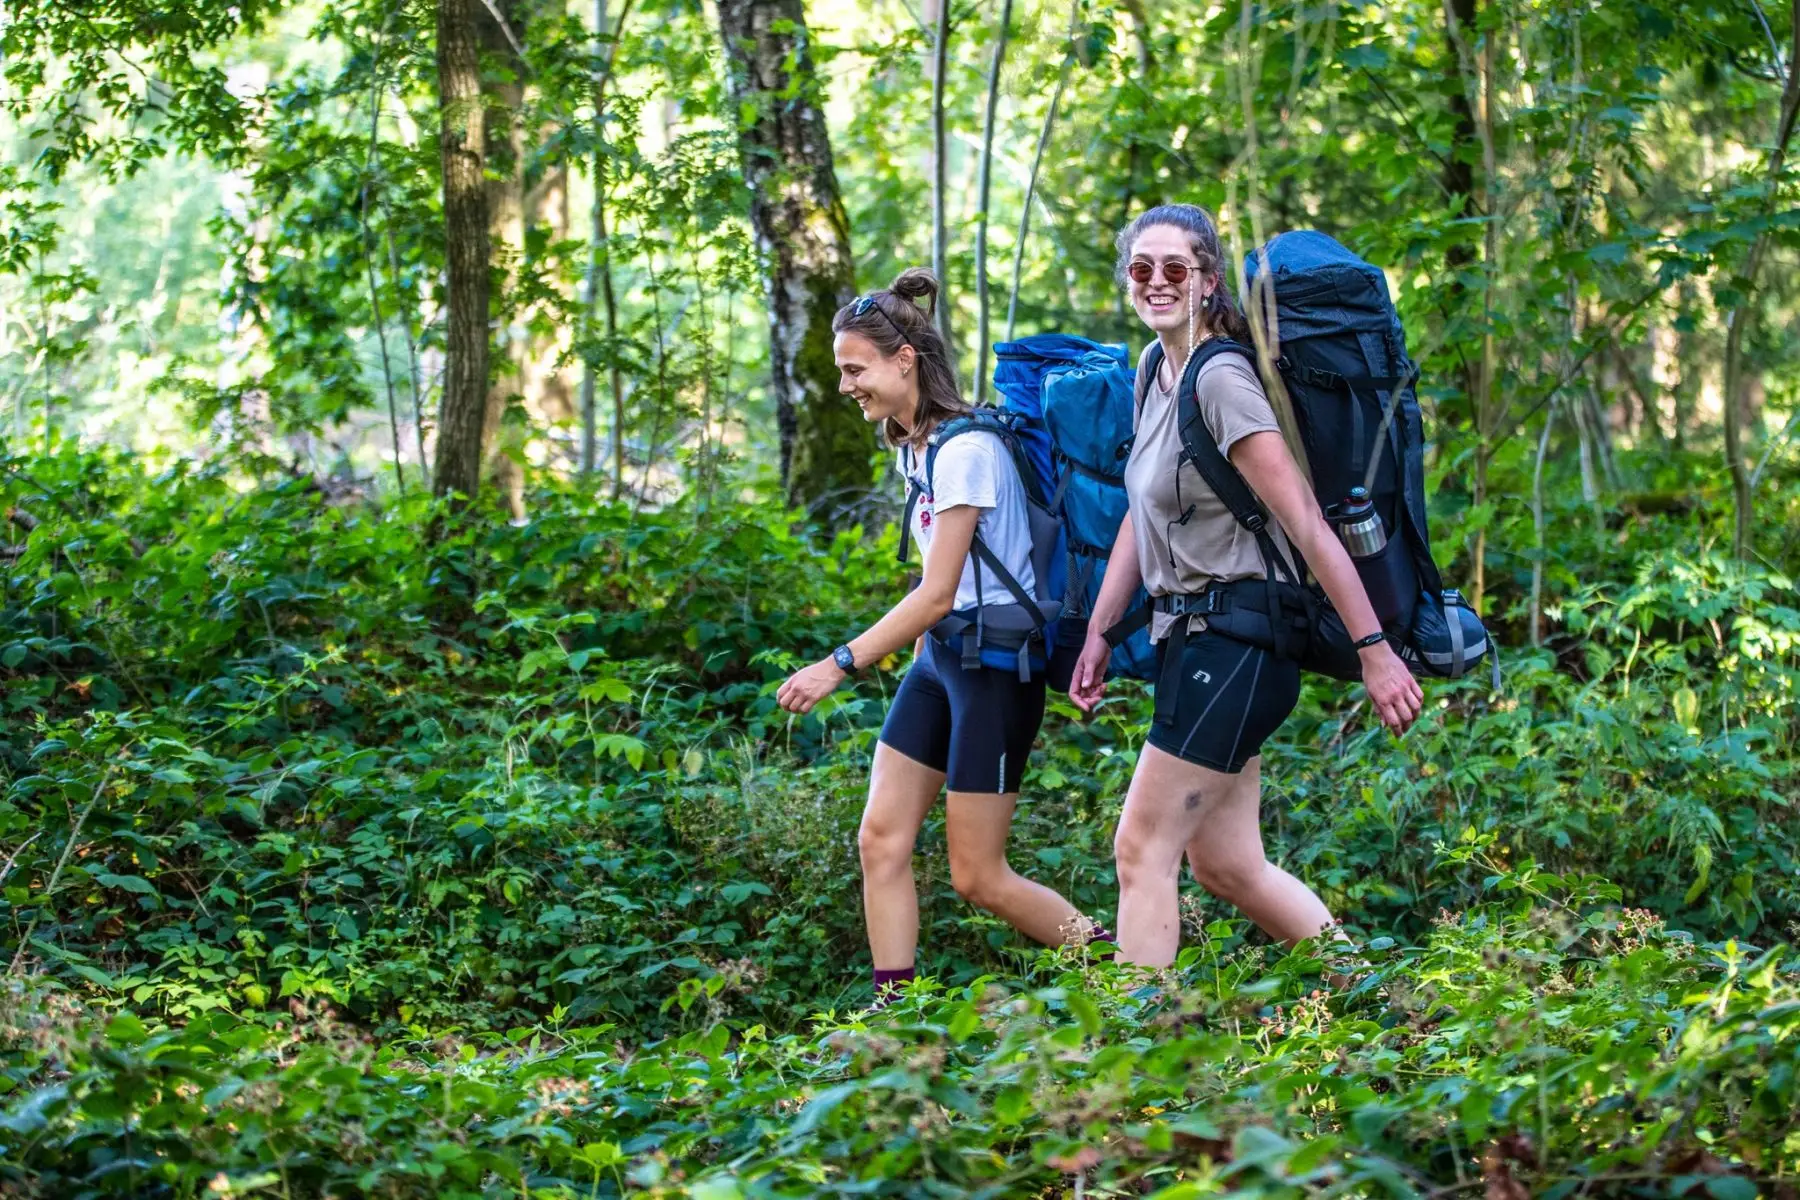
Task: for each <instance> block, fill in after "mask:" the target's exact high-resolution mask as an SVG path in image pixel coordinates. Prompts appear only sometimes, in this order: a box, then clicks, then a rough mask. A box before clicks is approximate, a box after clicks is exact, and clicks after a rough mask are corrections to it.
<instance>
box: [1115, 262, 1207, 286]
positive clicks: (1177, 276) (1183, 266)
mask: <svg viewBox="0 0 1800 1200" xmlns="http://www.w3.org/2000/svg"><path fill="white" fill-rule="evenodd" d="M1193 269H1194V268H1193V267H1192V266H1191V265H1189V264H1187V263H1184V262H1182V261H1181V260H1180V259H1179V258H1171V259H1170V260H1169V261H1168V262H1165V263H1163V264H1162V273H1163V278H1164V279H1166V280H1168V281H1169V282H1170V283H1172V284H1174V285H1175V286H1176V287H1180V286H1181V285H1182V284H1184V283H1186V282H1187V277H1188V272H1190V271H1192V270H1193ZM1125 274H1127V275H1129V276H1131V281H1132V282H1133V283H1149V282H1150V280H1151V279H1152V278H1154V277H1155V275H1156V264H1155V263H1153V262H1151V261H1150V260H1149V259H1147V258H1134V259H1132V260H1131V265H1130V266H1129V267H1126V268H1125Z"/></svg>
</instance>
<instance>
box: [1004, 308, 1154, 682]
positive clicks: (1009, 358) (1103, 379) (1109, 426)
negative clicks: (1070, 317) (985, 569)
mask: <svg viewBox="0 0 1800 1200" xmlns="http://www.w3.org/2000/svg"><path fill="white" fill-rule="evenodd" d="M994 353H995V355H996V360H995V365H994V387H995V389H996V390H998V391H999V393H1000V395H1001V396H1002V397H1003V398H1004V401H1005V403H1006V405H1007V407H1008V408H1010V409H1012V410H1014V411H1018V412H1022V413H1024V412H1034V411H1035V412H1036V413H1038V414H1040V415H1039V418H1038V421H1037V426H1038V428H1039V429H1040V430H1041V434H1042V443H1043V444H1044V445H1045V446H1046V447H1047V456H1048V458H1049V460H1050V462H1051V464H1052V474H1051V478H1053V479H1054V480H1055V481H1056V485H1055V486H1056V490H1055V492H1054V493H1052V495H1051V500H1050V511H1051V513H1052V514H1053V515H1055V516H1056V517H1058V518H1059V519H1060V520H1061V521H1062V526H1063V537H1064V541H1065V543H1066V547H1067V562H1068V565H1067V568H1066V569H1067V573H1068V589H1067V595H1066V597H1065V600H1064V605H1063V619H1062V622H1061V628H1060V630H1059V634H1060V638H1061V644H1062V645H1063V646H1064V647H1066V648H1070V649H1071V650H1072V652H1073V653H1074V654H1079V653H1080V649H1081V644H1082V642H1083V640H1084V639H1085V638H1086V636H1087V625H1088V618H1089V616H1090V615H1091V614H1092V613H1093V611H1094V601H1095V600H1096V599H1097V598H1098V597H1099V595H1100V585H1101V584H1102V583H1103V582H1104V581H1105V579H1106V561H1107V559H1108V558H1109V557H1110V556H1111V554H1112V547H1113V541H1114V539H1116V538H1117V537H1118V536H1119V526H1120V524H1122V523H1123V522H1124V520H1125V512H1126V508H1127V503H1126V497H1125V462H1126V460H1127V459H1128V458H1130V457H1131V443H1132V427H1133V420H1134V413H1133V403H1134V401H1133V396H1132V371H1131V363H1130V359H1129V358H1128V356H1127V354H1126V350H1125V347H1124V346H1119V345H1102V344H1100V343H1098V342H1092V341H1089V340H1088V339H1086V338H1083V337H1075V336H1073V335H1071V334H1066V333H1044V334H1038V335H1036V336H1033V337H1027V338H1021V339H1020V340H1018V341H1016V342H1002V343H1000V344H999V345H996V346H995V347H994ZM1147 600H1148V595H1147V594H1146V593H1145V592H1144V590H1143V588H1142V587H1140V588H1139V589H1138V592H1137V595H1136V597H1135V599H1134V601H1133V607H1135V606H1136V605H1137V604H1140V603H1144V602H1146V601H1147ZM1070 665H1071V668H1072V667H1073V664H1072V663H1071V664H1070ZM1155 668H1156V652H1155V649H1154V648H1153V647H1152V646H1151V644H1150V636H1149V633H1148V632H1147V631H1140V632H1139V633H1137V634H1135V635H1134V636H1133V637H1131V638H1129V639H1128V640H1126V641H1125V642H1123V643H1122V644H1121V645H1119V646H1117V647H1115V648H1114V650H1113V655H1112V662H1111V665H1110V666H1109V668H1108V671H1107V674H1108V676H1109V677H1112V678H1117V677H1119V676H1125V677H1127V678H1131V679H1146V680H1147V679H1150V678H1151V677H1152V676H1153V674H1154V672H1155Z"/></svg>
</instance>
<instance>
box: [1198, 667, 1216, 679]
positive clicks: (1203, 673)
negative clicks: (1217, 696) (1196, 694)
mask: <svg viewBox="0 0 1800 1200" xmlns="http://www.w3.org/2000/svg"><path fill="white" fill-rule="evenodd" d="M1194 681H1195V682H1196V683H1211V682H1212V672H1211V671H1208V670H1206V669H1205V668H1204V667H1202V668H1201V669H1200V670H1198V671H1195V672H1194Z"/></svg>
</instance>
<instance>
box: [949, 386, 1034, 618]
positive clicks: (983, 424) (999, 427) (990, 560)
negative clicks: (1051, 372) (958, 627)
mask: <svg viewBox="0 0 1800 1200" xmlns="http://www.w3.org/2000/svg"><path fill="white" fill-rule="evenodd" d="M977 431H986V432H988V433H992V434H994V435H996V436H998V437H999V438H1000V440H1001V442H1002V443H1003V444H1005V446H1006V447H1007V449H1008V450H1009V451H1010V452H1011V454H1012V459H1013V465H1014V467H1015V468H1016V469H1017V470H1018V472H1019V483H1020V484H1021V486H1023V487H1024V488H1025V491H1026V494H1027V495H1028V496H1029V495H1030V493H1031V485H1030V482H1029V481H1030V479H1031V478H1032V476H1030V475H1028V474H1027V470H1028V464H1027V462H1026V460H1025V452H1024V450H1023V448H1022V447H1020V445H1019V439H1018V435H1017V434H1016V433H1015V431H1014V430H1013V427H1012V425H1011V424H1010V423H1009V422H1008V421H1007V419H1006V417H1005V416H1003V415H1002V414H1000V413H999V412H996V411H995V410H993V409H991V408H977V409H975V410H974V411H973V412H970V413H966V414H964V415H962V416H958V417H953V418H951V419H950V420H948V421H946V422H944V423H943V424H942V425H939V426H938V427H937V428H936V429H934V430H932V432H931V438H930V440H929V442H928V444H927V446H926V449H925V486H926V487H927V488H929V489H930V490H931V494H932V495H933V496H936V495H937V487H936V484H935V483H934V478H935V477H934V475H933V472H934V471H935V470H936V468H937V455H938V451H939V450H942V449H943V448H944V446H945V445H947V444H948V443H949V442H950V441H952V440H953V439H955V438H958V437H961V436H962V435H963V434H965V433H975V432H977ZM969 554H970V556H971V557H972V558H974V559H975V562H976V564H977V566H976V575H975V583H976V597H977V602H978V603H977V606H978V607H979V598H980V589H981V573H980V565H981V564H983V563H985V564H986V565H987V567H988V569H989V570H991V571H993V572H994V574H995V575H996V576H997V577H998V578H999V580H1000V584H1001V586H1002V587H1004V588H1005V589H1006V590H1007V591H1008V592H1010V593H1011V594H1012V596H1013V598H1014V599H1015V600H1016V601H1017V602H1018V603H1019V604H1020V605H1021V606H1023V607H1024V608H1025V609H1027V610H1028V611H1030V612H1032V613H1033V614H1034V620H1035V621H1036V623H1037V625H1038V628H1039V629H1042V628H1043V626H1044V623H1045V621H1044V618H1043V617H1042V615H1041V614H1038V613H1037V606H1036V602H1035V601H1033V600H1032V598H1031V597H1030V596H1029V595H1027V594H1026V592H1025V588H1024V586H1023V585H1022V584H1020V583H1019V581H1018V579H1016V578H1015V577H1014V576H1013V573H1012V572H1011V571H1008V570H1007V569H1006V566H1005V564H1004V563H1002V562H1001V561H1000V556H999V555H997V554H995V553H994V552H993V550H992V549H990V548H989V546H988V544H987V543H986V542H985V541H983V540H982V537H981V534H980V532H977V533H976V534H975V540H974V541H973V543H971V544H970V547H969Z"/></svg>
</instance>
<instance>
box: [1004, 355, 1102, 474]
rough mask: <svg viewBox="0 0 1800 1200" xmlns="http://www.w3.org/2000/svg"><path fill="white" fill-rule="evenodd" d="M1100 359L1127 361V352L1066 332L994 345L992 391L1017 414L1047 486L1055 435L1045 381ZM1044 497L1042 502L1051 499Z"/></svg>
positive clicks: (1053, 468)
mask: <svg viewBox="0 0 1800 1200" xmlns="http://www.w3.org/2000/svg"><path fill="white" fill-rule="evenodd" d="M1095 354H1099V355H1104V356H1108V357H1110V358H1113V359H1116V360H1117V361H1118V362H1119V363H1120V364H1121V365H1123V364H1124V363H1125V362H1126V356H1125V347H1123V346H1106V345H1102V344H1101V343H1099V342H1091V341H1089V340H1088V339H1087V338H1084V337H1076V336H1074V335H1073V334H1067V333H1039V334H1033V335H1032V336H1031V337H1025V338H1020V339H1019V340H1018V341H1016V342H999V343H997V344H995V346H994V356H995V358H994V389H995V390H996V391H997V392H999V393H1000V403H1001V407H1003V408H1005V409H1007V410H1008V411H1010V412H1014V413H1017V414H1019V416H1021V417H1023V418H1024V420H1023V421H1021V422H1020V423H1019V424H1018V427H1017V428H1018V435H1019V444H1020V446H1021V447H1022V448H1023V449H1024V451H1025V455H1026V457H1027V458H1028V459H1030V460H1031V466H1032V469H1033V470H1034V471H1035V472H1036V473H1037V477H1038V478H1039V479H1041V480H1042V481H1043V482H1044V484H1045V486H1046V487H1051V488H1054V487H1055V486H1056V479H1057V475H1056V463H1055V458H1054V454H1053V451H1052V443H1051V438H1052V431H1051V430H1050V429H1048V428H1047V427H1046V425H1045V423H1044V381H1045V379H1046V378H1047V377H1048V376H1050V375H1051V374H1053V373H1055V372H1057V371H1064V370H1068V369H1069V368H1071V367H1074V366H1076V365H1077V364H1079V363H1081V362H1083V361H1084V360H1087V359H1088V358H1089V357H1090V356H1092V355H1095ZM1048 498H1049V497H1048V496H1047V495H1046V496H1044V497H1043V499H1046V500H1047V499H1048Z"/></svg>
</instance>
